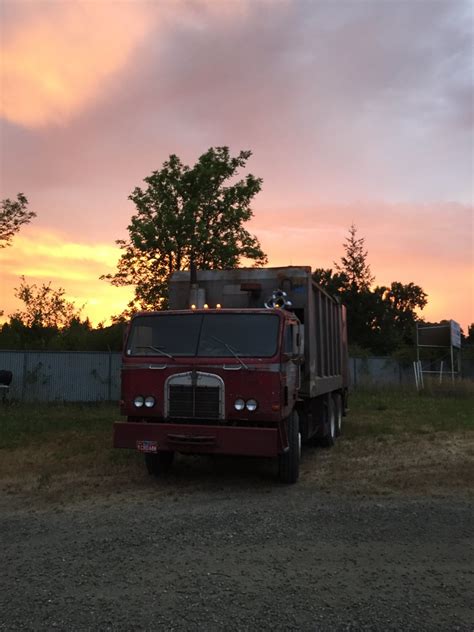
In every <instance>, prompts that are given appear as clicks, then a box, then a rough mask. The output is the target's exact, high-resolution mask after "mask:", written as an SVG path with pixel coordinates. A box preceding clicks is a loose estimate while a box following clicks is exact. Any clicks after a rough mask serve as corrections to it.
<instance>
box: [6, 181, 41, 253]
mask: <svg viewBox="0 0 474 632" xmlns="http://www.w3.org/2000/svg"><path fill="white" fill-rule="evenodd" d="M33 217H36V213H34V212H33V211H29V210H28V200H27V199H26V197H25V196H24V195H23V193H18V195H17V196H16V200H10V198H6V199H5V200H2V201H1V202H0V248H5V247H6V246H9V245H10V244H11V240H12V239H13V237H14V235H15V234H16V233H17V232H18V231H19V230H20V228H21V227H22V226H23V225H24V224H28V223H29V222H30V221H31V220H32V219H33Z"/></svg>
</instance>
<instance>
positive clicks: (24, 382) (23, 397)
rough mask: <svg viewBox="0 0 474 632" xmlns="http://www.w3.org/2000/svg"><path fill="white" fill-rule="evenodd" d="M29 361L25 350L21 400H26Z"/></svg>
mask: <svg viewBox="0 0 474 632" xmlns="http://www.w3.org/2000/svg"><path fill="white" fill-rule="evenodd" d="M27 362H28V355H27V352H26V351H24V352H23V375H22V377H21V401H22V402H24V401H25V391H26V364H27Z"/></svg>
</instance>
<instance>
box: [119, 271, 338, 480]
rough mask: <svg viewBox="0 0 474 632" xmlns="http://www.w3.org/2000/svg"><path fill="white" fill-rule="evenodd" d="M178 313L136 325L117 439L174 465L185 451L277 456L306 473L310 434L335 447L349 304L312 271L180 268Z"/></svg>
mask: <svg viewBox="0 0 474 632" xmlns="http://www.w3.org/2000/svg"><path fill="white" fill-rule="evenodd" d="M169 305H170V309H169V310H163V311H159V312H140V313H138V314H136V315H135V316H134V317H133V319H132V320H131V322H130V324H129V328H128V331H127V335H126V338H125V345H124V351H123V362H122V394H121V413H122V415H124V416H125V417H126V421H120V422H116V423H115V424H114V446H115V447H117V448H128V449H135V450H139V451H141V452H144V453H145V462H146V465H147V468H148V471H149V472H150V473H151V474H154V475H161V474H163V473H164V472H166V471H167V470H168V469H169V467H170V466H171V464H172V462H173V457H174V453H175V452H180V453H185V454H186V453H187V454H233V455H248V456H260V457H274V458H277V459H278V463H279V478H280V480H281V481H282V482H283V483H295V482H296V481H297V480H298V477H299V464H300V457H301V444H302V442H309V441H312V440H317V441H319V442H320V443H322V444H323V445H326V446H328V447H330V446H332V445H333V444H334V442H335V440H336V438H337V436H338V435H339V434H340V433H341V429H342V418H343V416H344V415H345V414H346V411H347V400H348V386H349V380H348V361H347V326H346V312H345V308H344V306H343V305H341V304H340V302H339V301H338V300H337V299H336V298H334V297H332V296H330V295H329V294H328V293H327V292H325V291H324V290H323V289H322V288H321V287H320V286H319V285H317V284H316V283H315V282H314V281H313V280H312V275H311V268H310V267H308V266H303V267H283V268H241V269H235V270H207V271H204V270H202V271H199V273H198V283H196V284H191V282H190V273H189V272H186V271H182V272H176V273H175V274H174V275H173V276H172V278H171V281H170V294H169Z"/></svg>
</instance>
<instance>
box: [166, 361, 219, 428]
mask: <svg viewBox="0 0 474 632" xmlns="http://www.w3.org/2000/svg"><path fill="white" fill-rule="evenodd" d="M224 401H225V400H224V380H223V379H222V378H221V377H220V376H219V375H216V374H215V373H206V372H204V371H186V373H175V374H174V375H171V376H170V377H169V378H168V379H167V380H166V384H165V419H182V420H186V422H192V421H193V420H199V422H201V421H206V420H208V421H212V422H214V421H215V420H216V419H224V415H225V411H224Z"/></svg>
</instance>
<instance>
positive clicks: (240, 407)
mask: <svg viewBox="0 0 474 632" xmlns="http://www.w3.org/2000/svg"><path fill="white" fill-rule="evenodd" d="M234 408H235V410H243V409H244V408H245V402H244V400H243V399H240V398H239V399H236V400H235V403H234Z"/></svg>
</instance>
